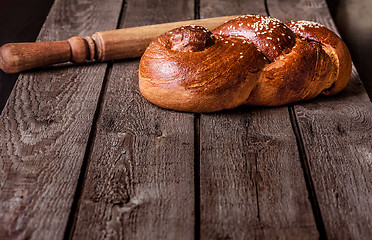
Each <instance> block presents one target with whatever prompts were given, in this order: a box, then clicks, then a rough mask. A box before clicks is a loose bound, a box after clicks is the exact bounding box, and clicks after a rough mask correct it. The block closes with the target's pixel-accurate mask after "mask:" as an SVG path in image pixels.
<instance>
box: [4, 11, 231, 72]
mask: <svg viewBox="0 0 372 240" xmlns="http://www.w3.org/2000/svg"><path fill="white" fill-rule="evenodd" d="M233 17H235V16H225V17H217V18H209V19H199V20H191V21H183V22H173V23H164V24H156V25H148V26H142V27H133V28H124V29H117V30H111V31H102V32H96V33H94V34H93V35H92V37H83V38H82V37H72V38H69V39H68V40H65V41H56V42H33V43H7V44H5V45H3V46H2V47H1V48H0V68H1V69H2V70H3V71H4V72H6V73H17V72H21V71H24V70H28V69H32V68H37V67H42V66H46V65H50V64H55V63H63V62H69V61H71V62H74V63H81V62H84V61H86V60H93V59H94V60H96V61H98V62H104V61H109V60H116V59H124V58H136V57H140V56H141V55H142V53H143V52H144V51H145V49H146V47H147V46H148V45H149V44H150V42H151V41H152V40H153V39H154V38H156V37H157V36H159V35H161V34H162V33H164V32H166V31H169V30H171V29H173V28H176V27H180V26H182V25H192V24H193V25H200V26H203V27H206V28H208V29H211V30H212V29H214V28H216V27H217V26H219V25H221V24H222V23H224V22H225V21H227V20H229V19H232V18H233Z"/></svg>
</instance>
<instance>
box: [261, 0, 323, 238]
mask: <svg viewBox="0 0 372 240" xmlns="http://www.w3.org/2000/svg"><path fill="white" fill-rule="evenodd" d="M267 1H268V0H264V2H265V10H266V13H267V15H268V16H271V15H270V11H269V6H268V3H267ZM288 114H289V118H290V120H291V125H292V130H293V133H294V135H295V137H296V143H297V149H298V153H299V156H300V162H301V168H302V171H303V174H304V179H305V183H306V189H307V192H308V196H309V201H310V204H311V208H312V211H313V214H314V219H315V224H316V228H317V230H318V232H319V239H327V234H326V230H325V226H324V222H323V218H322V213H321V211H320V207H319V202H318V198H317V196H316V192H315V187H314V183H313V179H312V177H311V172H310V168H309V162H308V160H307V156H306V151H305V148H304V142H303V139H302V136H301V132H300V127H299V125H298V120H297V118H296V113H295V111H294V107H293V105H290V106H288Z"/></svg>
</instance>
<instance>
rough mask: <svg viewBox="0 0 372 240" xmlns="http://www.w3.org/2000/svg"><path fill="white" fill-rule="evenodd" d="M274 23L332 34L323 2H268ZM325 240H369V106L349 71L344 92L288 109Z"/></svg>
mask: <svg viewBox="0 0 372 240" xmlns="http://www.w3.org/2000/svg"><path fill="white" fill-rule="evenodd" d="M268 7H269V12H270V13H271V14H272V15H273V16H275V17H278V18H281V19H284V20H288V16H293V18H295V19H306V20H313V21H314V20H315V21H318V22H320V23H322V24H323V25H325V26H327V27H329V28H330V29H332V30H334V31H337V30H336V29H335V27H334V24H333V21H332V18H331V16H330V14H329V12H328V9H327V5H326V3H325V1H322V0H311V1H300V2H298V3H297V2H296V4H294V3H293V1H280V2H279V1H273V0H270V1H269V2H268ZM294 110H295V113H296V119H297V121H298V125H299V128H300V133H301V136H302V138H303V142H304V145H305V154H306V156H307V159H308V161H309V166H310V170H311V175H312V178H313V181H314V185H315V190H316V194H317V196H318V201H319V205H320V210H321V213H322V217H323V221H324V225H325V228H326V233H327V237H328V238H329V239H368V238H370V236H371V235H372V224H371V216H372V198H371V196H372V173H371V172H372V171H371V170H372V103H371V102H370V101H369V99H368V96H367V94H366V92H365V89H364V87H363V85H362V83H361V81H360V79H359V76H358V74H357V72H356V71H355V69H354V70H353V72H352V76H351V81H350V83H349V85H348V86H347V87H346V89H345V90H344V91H343V92H341V93H340V94H338V95H336V96H334V97H331V98H317V99H316V100H313V101H310V102H308V103H302V104H297V105H295V107H294Z"/></svg>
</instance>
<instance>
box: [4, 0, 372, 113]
mask: <svg viewBox="0 0 372 240" xmlns="http://www.w3.org/2000/svg"><path fill="white" fill-rule="evenodd" d="M53 1H54V0H36V1H30V0H0V46H1V45H3V44H5V43H7V42H29V41H35V39H36V38H37V35H38V33H39V31H40V29H41V27H42V25H43V23H44V20H45V18H46V16H47V15H48V13H49V10H50V7H51V6H52V4H53ZM327 4H328V6H329V8H330V11H331V14H332V17H333V19H334V21H335V23H336V25H337V28H338V30H339V32H340V34H341V36H342V38H343V39H344V41H345V42H346V45H347V46H348V47H349V50H350V52H351V56H352V58H353V61H354V64H355V66H356V68H357V70H358V73H359V75H360V77H361V79H362V81H363V83H364V86H365V87H366V90H367V92H368V95H369V97H370V99H372V77H371V76H372V60H371V59H372V58H371V57H372V14H371V13H372V0H327ZM97 31H99V29H97ZM56 40H61V39H56ZM17 77H18V74H5V73H4V72H3V71H1V70H0V112H1V111H2V109H3V107H4V105H5V103H6V100H7V99H8V97H9V94H10V92H11V90H12V88H13V86H14V84H15V81H16V80H17Z"/></svg>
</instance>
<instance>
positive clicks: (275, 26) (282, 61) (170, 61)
mask: <svg viewBox="0 0 372 240" xmlns="http://www.w3.org/2000/svg"><path fill="white" fill-rule="evenodd" d="M350 74H351V57H350V53H349V51H348V49H347V47H346V46H345V44H344V42H343V41H342V40H341V38H339V37H338V36H337V35H336V34H335V33H333V32H332V31H330V30H329V29H327V28H325V27H323V26H321V25H320V24H318V23H314V22H308V21H296V22H295V21H291V22H287V23H282V22H281V21H279V20H278V19H275V18H272V17H266V16H259V15H244V16H239V17H236V18H234V19H232V20H230V21H227V22H226V23H224V24H222V25H221V26H219V27H217V28H216V29H215V30H213V31H212V32H211V31H209V30H208V29H206V28H203V27H200V26H194V25H188V26H183V27H180V28H176V29H173V30H171V31H169V32H166V33H164V34H163V35H161V36H159V37H158V38H157V39H155V40H154V41H152V43H151V44H150V45H149V47H148V48H147V49H146V51H145V53H144V54H143V56H142V58H141V62H140V67H139V87H140V91H141V93H142V94H143V96H144V97H145V98H147V99H148V100H149V101H151V102H152V103H154V104H156V105H158V106H160V107H163V108H168V109H173V110H178V111H187V112H213V111H219V110H222V109H231V108H235V107H237V106H240V105H243V104H246V105H255V106H280V105H285V104H289V103H293V102H296V101H300V100H308V99H311V98H314V97H315V96H317V95H319V94H324V95H333V94H336V93H338V92H340V91H341V90H342V89H344V88H345V86H346V85H347V83H348V81H349V79H350Z"/></svg>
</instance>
